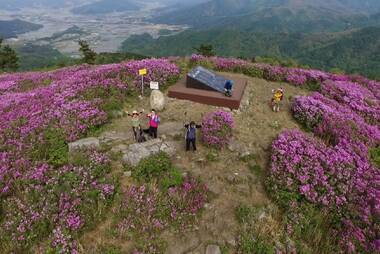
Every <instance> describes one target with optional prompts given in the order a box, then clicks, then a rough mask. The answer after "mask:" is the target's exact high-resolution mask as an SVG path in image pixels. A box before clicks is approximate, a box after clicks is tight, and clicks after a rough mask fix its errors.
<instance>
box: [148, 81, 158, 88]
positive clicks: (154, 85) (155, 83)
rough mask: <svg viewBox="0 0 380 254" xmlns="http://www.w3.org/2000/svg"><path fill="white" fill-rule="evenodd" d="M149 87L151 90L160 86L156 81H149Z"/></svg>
mask: <svg viewBox="0 0 380 254" xmlns="http://www.w3.org/2000/svg"><path fill="white" fill-rule="evenodd" d="M150 89H152V90H159V89H160V87H159V85H158V82H153V81H152V82H150Z"/></svg>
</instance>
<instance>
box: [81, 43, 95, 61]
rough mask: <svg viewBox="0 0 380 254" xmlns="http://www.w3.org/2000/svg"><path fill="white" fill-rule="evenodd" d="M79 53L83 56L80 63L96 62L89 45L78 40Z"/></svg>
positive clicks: (93, 52)
mask: <svg viewBox="0 0 380 254" xmlns="http://www.w3.org/2000/svg"><path fill="white" fill-rule="evenodd" d="M78 43H79V47H80V48H79V51H80V52H81V54H82V55H83V57H82V62H84V63H88V64H94V63H95V60H96V53H95V51H93V50H92V49H91V48H90V45H89V44H88V42H87V41H83V40H80V41H79V42H78Z"/></svg>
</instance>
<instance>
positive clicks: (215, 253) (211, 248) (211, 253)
mask: <svg viewBox="0 0 380 254" xmlns="http://www.w3.org/2000/svg"><path fill="white" fill-rule="evenodd" d="M206 254H222V252H221V251H220V248H219V246H218V245H208V246H207V248H206Z"/></svg>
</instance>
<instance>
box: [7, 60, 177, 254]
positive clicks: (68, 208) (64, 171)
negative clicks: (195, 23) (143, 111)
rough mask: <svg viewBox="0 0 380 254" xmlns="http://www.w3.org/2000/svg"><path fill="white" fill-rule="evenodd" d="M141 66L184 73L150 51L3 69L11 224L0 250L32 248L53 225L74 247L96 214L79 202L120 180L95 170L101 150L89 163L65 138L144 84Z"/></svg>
mask: <svg viewBox="0 0 380 254" xmlns="http://www.w3.org/2000/svg"><path fill="white" fill-rule="evenodd" d="M141 68H147V69H148V75H147V76H146V77H145V82H146V83H145V85H148V84H149V82H150V81H158V82H160V83H161V84H165V83H167V82H173V81H174V80H176V79H177V78H178V75H179V69H178V68H177V67H176V66H175V65H174V64H172V63H170V62H169V61H168V60H165V59H147V60H142V61H130V62H126V63H120V64H112V65H102V66H89V65H82V66H77V67H70V68H63V69H59V70H56V71H51V72H29V73H16V74H7V75H1V76H0V198H1V199H0V207H3V210H2V217H4V218H6V219H4V220H1V223H2V224H1V230H4V231H1V232H7V233H6V234H1V236H0V250H2V251H3V250H4V251H5V252H9V251H14V250H22V249H25V248H26V249H27V248H29V247H31V246H32V245H33V243H34V241H37V240H41V239H42V238H43V237H48V236H49V234H50V233H52V235H51V236H50V238H51V239H52V246H53V247H54V248H58V249H59V250H60V252H61V253H68V252H70V251H75V250H69V249H70V248H71V247H73V246H76V244H75V243H73V242H68V241H72V239H74V238H75V235H76V232H80V231H81V229H83V228H84V227H85V226H86V225H88V222H91V221H93V219H94V218H95V217H94V218H89V219H88V220H86V216H88V215H93V216H95V215H96V214H95V211H96V209H93V207H92V208H91V209H88V210H86V211H82V209H87V208H86V207H87V205H88V204H91V205H93V204H101V202H102V200H105V199H108V197H111V196H112V195H113V193H114V189H115V186H114V183H112V182H108V181H104V174H103V173H102V174H100V175H98V173H99V172H102V170H100V168H102V167H103V165H104V161H103V159H102V157H101V155H97V156H95V158H93V157H91V158H93V159H95V160H94V162H91V163H90V162H89V165H85V166H80V167H78V166H75V165H70V164H68V160H67V150H68V149H67V142H70V141H74V140H76V139H78V138H81V137H84V136H85V135H86V133H88V131H89V130H91V129H93V128H96V127H97V126H100V125H102V124H104V123H105V122H107V121H108V119H109V116H108V114H107V113H108V112H109V111H110V110H113V109H116V108H120V107H122V104H123V101H124V100H125V99H126V96H127V95H128V93H129V92H130V90H131V89H133V88H134V87H136V88H139V87H138V86H140V85H141V84H140V82H139V81H140V77H139V76H138V70H139V69H141ZM92 170H93V171H94V174H92V173H91V172H92ZM99 170H100V171H99ZM97 172H98V173H97ZM98 178H99V179H98ZM66 185H67V186H66ZM36 190H38V191H36ZM63 190H64V191H63ZM53 193H54V195H52V194H53ZM40 194H41V195H40ZM42 194H44V195H42ZM87 195H88V196H87ZM87 198H89V199H87ZM40 231H41V232H40ZM54 239H58V240H54ZM70 239H71V240H70ZM8 243H12V244H11V245H7V244H8ZM9 246H12V247H9ZM65 246H66V247H67V246H68V247H67V248H66V247H65ZM70 246H71V247H70ZM5 248H10V249H5ZM73 248H74V247H73ZM71 249H72V248H71ZM4 251H3V252H4Z"/></svg>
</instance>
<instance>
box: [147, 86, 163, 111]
mask: <svg viewBox="0 0 380 254" xmlns="http://www.w3.org/2000/svg"><path fill="white" fill-rule="evenodd" d="M165 105H166V99H165V95H164V94H163V93H162V92H161V91H160V90H153V91H152V93H151V94H150V107H151V108H153V109H155V110H157V111H162V110H163V109H164V108H165Z"/></svg>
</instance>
